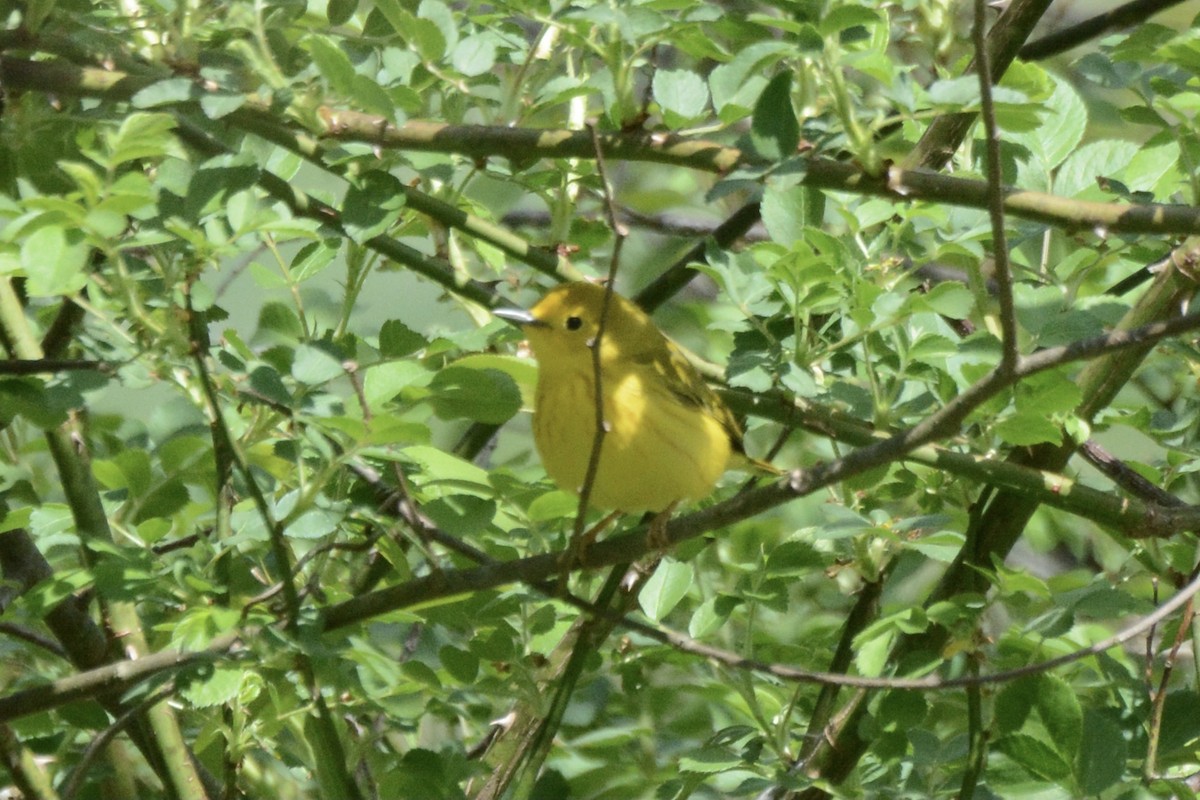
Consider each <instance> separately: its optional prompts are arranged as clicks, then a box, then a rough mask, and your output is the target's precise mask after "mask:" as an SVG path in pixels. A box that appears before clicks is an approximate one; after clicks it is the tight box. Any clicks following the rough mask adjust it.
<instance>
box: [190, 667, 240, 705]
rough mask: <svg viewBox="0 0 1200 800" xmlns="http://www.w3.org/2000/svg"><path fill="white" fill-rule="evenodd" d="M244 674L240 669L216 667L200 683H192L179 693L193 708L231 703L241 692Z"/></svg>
mask: <svg viewBox="0 0 1200 800" xmlns="http://www.w3.org/2000/svg"><path fill="white" fill-rule="evenodd" d="M244 677H245V673H244V672H243V670H240V669H231V668H229V667H216V668H215V669H213V670H212V672H211V673H209V675H208V676H207V677H206V678H204V679H203V680H200V681H192V682H191V683H189V684H188V685H187V686H186V687H184V688H183V690H182V691H180V694H182V695H183V697H184V699H185V700H187V701H188V702H189V703H191V704H192V707H193V708H211V707H213V706H219V705H224V704H225V703H229V702H232V701H233V700H234V699H235V698H236V697H237V696H238V693H239V692H240V691H241V688H242V680H243V678H244Z"/></svg>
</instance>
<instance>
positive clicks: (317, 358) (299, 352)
mask: <svg viewBox="0 0 1200 800" xmlns="http://www.w3.org/2000/svg"><path fill="white" fill-rule="evenodd" d="M345 374H346V368H345V367H344V366H342V361H341V359H339V358H338V357H336V356H335V355H333V354H332V353H330V352H329V351H328V350H326V349H325V348H323V347H318V346H317V345H313V344H307V343H306V344H302V345H300V346H299V347H297V348H296V352H295V356H294V357H293V359H292V377H293V378H295V379H296V380H298V381H300V382H301V383H305V384H308V385H310V386H315V385H317V384H321V383H325V382H327V381H331V380H333V379H334V378H340V377H341V376H343V375H345Z"/></svg>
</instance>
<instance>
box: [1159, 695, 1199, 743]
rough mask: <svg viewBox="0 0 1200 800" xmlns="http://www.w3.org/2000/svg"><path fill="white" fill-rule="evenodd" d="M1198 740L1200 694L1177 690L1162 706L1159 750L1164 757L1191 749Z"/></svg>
mask: <svg viewBox="0 0 1200 800" xmlns="http://www.w3.org/2000/svg"><path fill="white" fill-rule="evenodd" d="M1198 739H1200V693H1197V692H1196V691H1194V690H1192V689H1177V690H1175V691H1173V692H1171V693H1169V694H1168V695H1167V699H1166V701H1165V703H1164V705H1163V719H1162V729H1161V730H1160V732H1159V750H1160V752H1161V753H1162V754H1163V755H1164V756H1166V755H1170V754H1173V753H1177V752H1179V751H1181V750H1184V749H1188V748H1191V747H1193V745H1194V744H1195V742H1196V741H1197V740H1198Z"/></svg>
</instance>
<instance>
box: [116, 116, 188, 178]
mask: <svg viewBox="0 0 1200 800" xmlns="http://www.w3.org/2000/svg"><path fill="white" fill-rule="evenodd" d="M174 130H175V118H174V117H172V116H171V115H170V114H151V113H145V112H137V113H134V114H130V115H129V116H127V117H126V118H125V120H124V121H123V122H122V123H121V127H120V128H118V129H117V132H116V133H115V134H113V135H112V136H111V137H109V140H108V147H109V156H108V164H109V166H110V167H115V166H117V165H119V164H124V163H125V162H127V161H134V160H137V159H143V158H146V159H157V158H161V157H163V156H165V155H167V154H168V152H169V151H170V148H171V147H172V145H173V144H174V141H175V140H174V137H173V136H172V132H173V131H174Z"/></svg>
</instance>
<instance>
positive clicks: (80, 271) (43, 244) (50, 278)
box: [21, 225, 89, 297]
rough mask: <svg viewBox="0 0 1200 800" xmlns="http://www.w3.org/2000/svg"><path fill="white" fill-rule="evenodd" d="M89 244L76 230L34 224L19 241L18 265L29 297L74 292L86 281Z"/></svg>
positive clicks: (52, 295)
mask: <svg viewBox="0 0 1200 800" xmlns="http://www.w3.org/2000/svg"><path fill="white" fill-rule="evenodd" d="M88 254H89V248H88V246H87V242H86V241H85V240H84V238H83V234H82V233H81V232H80V231H78V230H66V229H63V228H60V227H58V226H57V225H46V226H43V227H41V228H38V229H37V230H36V231H34V232H33V233H32V234H30V236H29V238H27V239H26V240H25V241H24V242H23V243H22V244H21V266H22V268H24V270H25V275H26V277H27V278H28V279H29V280H28V282H27V284H26V291H27V292H28V293H29V294H30V296H32V297H54V296H58V295H64V294H68V295H69V294H75V293H76V292H78V291H80V290H81V289H83V287H84V286H85V285H86V284H87V276H86V275H85V274H84V267H86V266H87V262H88Z"/></svg>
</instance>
